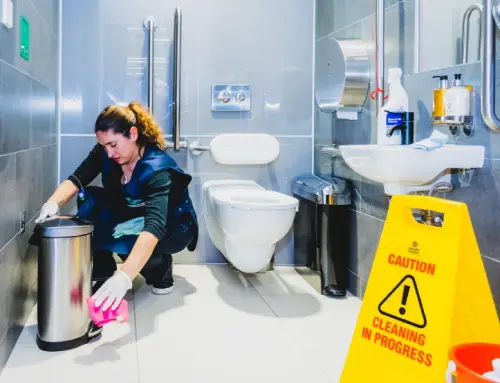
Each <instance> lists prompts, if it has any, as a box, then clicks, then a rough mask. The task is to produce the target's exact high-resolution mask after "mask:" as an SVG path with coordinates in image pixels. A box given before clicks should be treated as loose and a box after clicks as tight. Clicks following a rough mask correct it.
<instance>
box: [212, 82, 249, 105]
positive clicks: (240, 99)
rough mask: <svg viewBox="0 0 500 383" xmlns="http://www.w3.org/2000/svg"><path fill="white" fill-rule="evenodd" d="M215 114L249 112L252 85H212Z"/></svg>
mask: <svg viewBox="0 0 500 383" xmlns="http://www.w3.org/2000/svg"><path fill="white" fill-rule="evenodd" d="M212 111H213V112H249V111H250V85H245V84H233V85H228V84H214V85H212Z"/></svg>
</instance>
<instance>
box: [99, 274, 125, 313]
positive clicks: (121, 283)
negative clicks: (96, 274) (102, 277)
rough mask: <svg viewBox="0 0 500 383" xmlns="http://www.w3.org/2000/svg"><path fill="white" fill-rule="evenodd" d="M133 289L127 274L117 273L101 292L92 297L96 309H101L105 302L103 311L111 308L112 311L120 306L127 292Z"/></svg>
mask: <svg viewBox="0 0 500 383" xmlns="http://www.w3.org/2000/svg"><path fill="white" fill-rule="evenodd" d="M131 288H132V281H131V279H130V278H129V276H128V275H127V274H125V273H124V272H123V271H121V270H117V271H115V273H114V274H113V276H112V277H111V278H109V279H108V280H107V281H106V282H105V283H104V284H103V285H102V286H101V288H100V289H99V290H97V291H96V293H95V294H94V295H93V296H92V300H93V301H94V302H95V307H100V306H101V305H102V304H103V302H104V304H103V306H102V308H101V310H103V311H106V310H107V309H108V308H109V307H111V309H112V310H116V308H117V307H118V306H119V305H120V302H121V301H122V299H123V297H124V296H125V294H127V291H128V290H130V289H131Z"/></svg>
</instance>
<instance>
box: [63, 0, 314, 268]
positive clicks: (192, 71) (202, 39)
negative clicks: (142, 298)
mask: <svg viewBox="0 0 500 383" xmlns="http://www.w3.org/2000/svg"><path fill="white" fill-rule="evenodd" d="M115 4H116V2H115V1H111V0H87V1H70V0H66V1H64V2H63V33H62V36H63V63H62V69H63V71H62V95H63V100H62V141H61V158H62V161H61V174H60V175H61V178H62V179H63V178H65V177H67V176H68V175H69V174H70V173H71V172H72V171H73V169H74V168H75V167H76V166H77V165H78V164H79V162H80V161H81V160H83V158H84V157H85V155H86V154H87V153H88V151H89V150H90V149H91V147H92V146H93V145H94V143H95V137H94V135H93V128H94V121H95V118H96V116H97V115H98V113H99V112H100V111H101V110H102V109H103V108H104V107H105V106H107V105H109V104H112V103H114V102H116V101H122V102H128V101H131V100H134V99H138V100H142V101H143V102H145V101H146V100H147V75H148V72H147V66H146V57H147V48H148V44H147V42H148V40H147V39H148V32H147V30H146V29H145V28H144V27H143V22H144V20H145V19H146V18H147V17H148V16H150V15H151V16H153V17H154V18H155V21H156V24H157V26H158V27H157V29H156V38H155V56H156V58H155V87H154V89H155V116H156V118H157V120H158V121H159V122H160V124H161V126H162V128H163V129H164V131H165V132H167V133H169V134H171V132H172V126H171V125H172V119H171V104H172V37H173V17H174V9H175V7H176V6H179V7H180V9H181V10H182V13H183V39H182V90H181V105H182V107H181V108H182V110H181V118H182V121H181V131H182V136H183V138H184V139H186V140H187V141H188V143H190V142H192V141H194V140H198V141H200V142H201V144H203V145H207V144H208V143H209V142H210V139H211V138H212V137H214V136H215V135H217V134H219V133H224V132H267V133H270V134H273V135H275V136H276V137H277V139H278V140H279V142H280V144H281V154H280V157H279V159H278V160H277V161H276V162H274V163H273V164H270V165H269V166H247V167H236V166H235V167H231V166H221V165H219V164H217V163H215V162H214V161H213V159H212V158H211V157H210V154H208V153H204V154H203V155H201V156H199V157H196V156H193V155H191V154H190V153H189V152H188V151H187V150H185V149H184V150H182V151H180V152H178V153H172V151H171V150H169V151H168V152H169V154H172V155H173V156H174V158H175V159H176V160H178V162H179V164H180V165H181V166H182V167H183V168H184V169H185V170H187V171H188V172H189V173H190V174H192V175H193V177H194V180H193V183H192V185H191V186H190V192H191V196H192V198H193V201H194V204H195V208H196V210H197V212H198V214H199V216H200V220H199V223H200V230H201V233H200V241H199V245H198V248H197V250H196V251H195V252H194V253H187V252H186V253H181V254H177V255H176V256H175V260H176V262H178V263H192V262H196V263H204V262H225V261H224V259H223V257H222V256H221V254H220V253H219V252H218V251H217V250H216V249H215V247H214V246H213V244H212V242H211V241H210V239H209V237H208V233H207V230H206V227H205V222H204V219H203V214H202V207H201V206H200V202H201V194H200V193H201V185H202V184H203V182H205V181H207V180H210V179H229V178H236V179H252V180H255V181H257V182H259V183H261V184H262V185H263V186H264V187H267V188H270V189H273V190H276V191H280V192H283V193H287V194H289V193H290V186H291V179H292V178H293V177H294V176H295V175H297V174H300V173H304V172H309V173H310V172H311V169H312V157H313V154H312V150H313V149H312V146H313V143H312V133H313V105H312V86H313V84H312V73H313V58H314V55H313V48H314V6H315V4H314V0H274V1H271V2H270V1H265V0H253V1H246V2H241V1H238V2H234V1H228V0H213V1H210V2H199V1H196V2H194V1H187V0H179V1H170V0H169V1H162V2H159V1H153V0H147V1H143V2H141V5H140V6H138V5H137V4H138V3H137V2H135V1H132V0H126V1H122V2H120V10H119V12H116V11H115V9H114V7H115ZM215 83H222V84H225V83H227V84H242V83H243V84H249V85H250V86H251V92H252V100H251V103H252V111H251V113H226V114H219V115H217V114H213V113H212V112H211V93H210V91H211V85H212V84H215ZM292 239H293V236H292V235H291V234H290V235H288V236H287V237H286V238H285V239H284V240H283V241H282V242H281V243H280V244H279V249H278V252H277V256H276V260H275V261H276V263H278V264H283V263H290V262H292V261H293V254H292V251H293V242H292Z"/></svg>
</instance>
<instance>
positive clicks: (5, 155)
mask: <svg viewBox="0 0 500 383" xmlns="http://www.w3.org/2000/svg"><path fill="white" fill-rule="evenodd" d="M54 145H56V146H57V143H54V144H50V145H44V146H37V147H36V148H30V149H23V150H18V151H17V152H12V153H6V154H0V158H2V157H7V156H12V155H14V154H18V153H24V152H30V151H32V150H37V149H43V148H48V147H50V146H54Z"/></svg>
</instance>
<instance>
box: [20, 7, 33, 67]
mask: <svg viewBox="0 0 500 383" xmlns="http://www.w3.org/2000/svg"><path fill="white" fill-rule="evenodd" d="M19 24H20V28H19V31H20V34H21V35H20V39H19V44H20V55H21V57H22V58H23V59H25V60H26V61H29V59H30V23H29V21H28V19H27V18H26V17H24V16H21V20H20V23H19Z"/></svg>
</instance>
